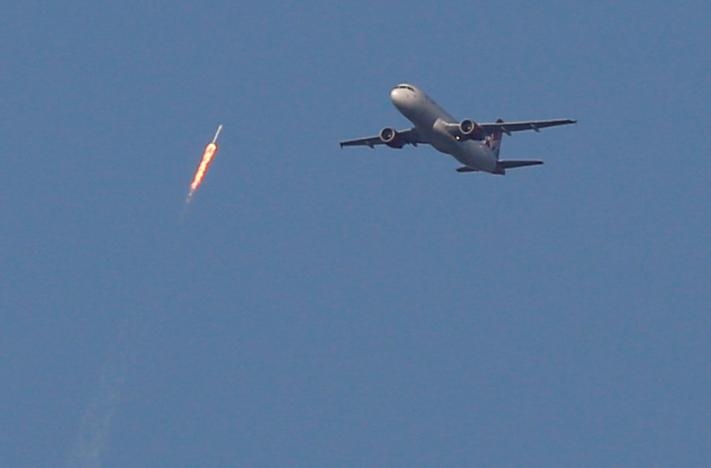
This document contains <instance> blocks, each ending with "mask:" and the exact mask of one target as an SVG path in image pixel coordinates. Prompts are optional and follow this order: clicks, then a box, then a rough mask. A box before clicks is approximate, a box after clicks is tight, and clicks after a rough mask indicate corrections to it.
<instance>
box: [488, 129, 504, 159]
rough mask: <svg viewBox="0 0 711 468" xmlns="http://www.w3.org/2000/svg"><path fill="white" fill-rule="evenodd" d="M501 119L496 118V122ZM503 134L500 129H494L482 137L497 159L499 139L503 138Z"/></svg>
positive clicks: (499, 146)
mask: <svg viewBox="0 0 711 468" xmlns="http://www.w3.org/2000/svg"><path fill="white" fill-rule="evenodd" d="M501 122H503V120H501V119H497V120H496V123H501ZM503 136H504V134H503V132H502V131H501V130H495V131H494V132H493V133H491V134H489V135H487V137H486V138H485V139H484V141H485V143H486V146H488V147H489V148H490V149H491V151H493V152H494V155H495V156H496V159H497V160H498V159H499V151H501V139H502V138H503Z"/></svg>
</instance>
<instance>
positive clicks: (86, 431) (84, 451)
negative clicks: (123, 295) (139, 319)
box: [67, 315, 137, 468]
mask: <svg viewBox="0 0 711 468" xmlns="http://www.w3.org/2000/svg"><path fill="white" fill-rule="evenodd" d="M133 318H134V317H133V315H131V316H129V317H127V318H125V319H124V320H123V321H122V323H121V324H119V327H118V328H119V332H118V335H117V339H116V341H115V343H114V346H113V347H112V348H111V349H110V350H109V353H108V356H107V358H106V361H105V362H104V364H103V367H102V369H101V372H100V374H99V381H98V384H97V388H96V392H95V394H94V397H93V398H92V399H91V400H90V401H89V403H88V404H87V406H86V407H85V409H84V412H83V414H82V417H81V421H80V423H79V432H78V435H77V439H76V442H75V444H74V447H73V449H72V451H71V452H70V454H69V457H68V461H67V466H69V467H81V468H100V467H101V466H102V455H103V454H104V452H105V449H106V447H107V445H108V443H109V438H110V435H111V423H112V421H113V417H114V414H115V413H116V409H117V408H118V406H119V404H120V401H121V392H122V390H123V387H124V384H125V381H126V375H127V373H128V371H129V370H130V369H131V368H132V367H133V365H134V364H135V362H136V357H137V351H136V348H137V347H136V346H135V345H136V343H135V341H136V338H137V335H136V331H135V327H134V326H132V321H133V320H132V319H133Z"/></svg>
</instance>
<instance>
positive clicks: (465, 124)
mask: <svg viewBox="0 0 711 468" xmlns="http://www.w3.org/2000/svg"><path fill="white" fill-rule="evenodd" d="M459 131H460V132H461V133H462V136H464V138H466V139H470V140H483V139H484V135H483V134H482V131H481V127H479V125H477V124H476V122H474V121H473V120H469V119H464V120H462V121H461V122H460V123H459Z"/></svg>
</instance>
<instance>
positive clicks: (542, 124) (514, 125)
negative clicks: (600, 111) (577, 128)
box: [477, 119, 577, 135]
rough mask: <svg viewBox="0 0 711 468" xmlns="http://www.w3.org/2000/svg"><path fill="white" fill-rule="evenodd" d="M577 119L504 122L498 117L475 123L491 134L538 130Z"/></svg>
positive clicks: (574, 121) (567, 123)
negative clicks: (488, 121) (489, 120)
mask: <svg viewBox="0 0 711 468" xmlns="http://www.w3.org/2000/svg"><path fill="white" fill-rule="evenodd" d="M576 122H577V120H571V119H554V120H524V121H520V122H504V121H503V120H501V119H499V120H497V121H496V122H492V123H477V125H478V126H479V127H481V129H482V130H483V132H484V133H487V134H491V133H494V132H502V133H505V134H507V135H511V132H521V131H524V130H533V131H535V132H538V131H540V130H541V129H542V128H546V127H557V126H558V125H569V124H574V123H576Z"/></svg>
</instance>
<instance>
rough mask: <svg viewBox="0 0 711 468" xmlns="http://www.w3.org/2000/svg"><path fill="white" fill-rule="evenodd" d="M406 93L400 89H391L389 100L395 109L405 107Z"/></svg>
mask: <svg viewBox="0 0 711 468" xmlns="http://www.w3.org/2000/svg"><path fill="white" fill-rule="evenodd" d="M405 93H406V91H405V90H404V89H402V88H393V89H392V90H391V91H390V100H391V101H392V102H393V104H395V107H397V108H402V107H403V106H404V105H405V100H406V99H407V96H406V95H405Z"/></svg>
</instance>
